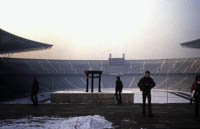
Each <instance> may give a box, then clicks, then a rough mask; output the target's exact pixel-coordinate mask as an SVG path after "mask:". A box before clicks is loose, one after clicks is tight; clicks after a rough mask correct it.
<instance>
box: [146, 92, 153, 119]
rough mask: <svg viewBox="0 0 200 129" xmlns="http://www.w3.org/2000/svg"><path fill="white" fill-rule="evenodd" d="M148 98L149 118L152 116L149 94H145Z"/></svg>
mask: <svg viewBox="0 0 200 129" xmlns="http://www.w3.org/2000/svg"><path fill="white" fill-rule="evenodd" d="M147 97H148V110H149V116H152V108H151V92H149V93H148V94H147Z"/></svg>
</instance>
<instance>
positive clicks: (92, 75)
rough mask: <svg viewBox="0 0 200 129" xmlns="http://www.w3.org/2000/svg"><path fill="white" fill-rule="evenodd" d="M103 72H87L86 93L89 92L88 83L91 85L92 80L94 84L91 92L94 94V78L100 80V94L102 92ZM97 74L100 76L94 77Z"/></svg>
mask: <svg viewBox="0 0 200 129" xmlns="http://www.w3.org/2000/svg"><path fill="white" fill-rule="evenodd" d="M102 73H103V72H102V71H94V70H86V71H85V74H86V92H88V85H89V84H88V83H89V78H91V79H92V84H91V92H92V93H93V89H94V78H99V86H98V88H99V92H101V75H102ZM90 74H91V76H90ZM95 74H98V76H94V75H95Z"/></svg>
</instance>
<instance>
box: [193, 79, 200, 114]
mask: <svg viewBox="0 0 200 129" xmlns="http://www.w3.org/2000/svg"><path fill="white" fill-rule="evenodd" d="M194 90H195V93H194V98H195V116H196V117H198V116H199V101H200V75H198V76H197V77H196V80H195V82H194Z"/></svg>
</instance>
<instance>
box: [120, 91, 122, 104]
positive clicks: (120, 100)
mask: <svg viewBox="0 0 200 129" xmlns="http://www.w3.org/2000/svg"><path fill="white" fill-rule="evenodd" d="M119 103H120V104H121V103H122V97H121V91H119Z"/></svg>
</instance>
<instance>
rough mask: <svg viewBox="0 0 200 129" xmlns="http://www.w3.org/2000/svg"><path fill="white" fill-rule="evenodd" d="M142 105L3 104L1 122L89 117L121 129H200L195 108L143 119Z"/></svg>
mask: <svg viewBox="0 0 200 129" xmlns="http://www.w3.org/2000/svg"><path fill="white" fill-rule="evenodd" d="M141 106H142V105H141V104H132V105H95V104H90V105H87V104H41V105H39V106H37V107H34V106H33V105H30V104H1V105H0V120H2V119H10V118H22V117H24V116H28V115H32V116H56V117H70V116H85V115H97V114H98V115H101V116H104V117H105V118H106V119H107V120H108V121H110V122H112V123H113V126H114V127H115V128H117V129H118V128H119V129H142V128H143V129H200V118H195V117H194V111H193V109H194V105H189V104H154V105H153V113H154V117H153V118H150V117H143V116H142V114H141V112H142V111H141Z"/></svg>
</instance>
